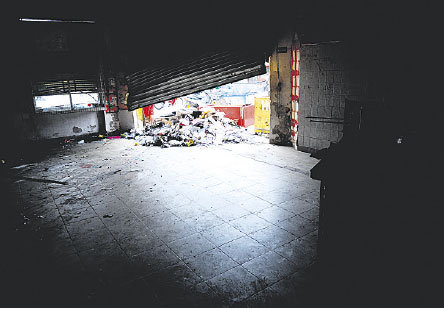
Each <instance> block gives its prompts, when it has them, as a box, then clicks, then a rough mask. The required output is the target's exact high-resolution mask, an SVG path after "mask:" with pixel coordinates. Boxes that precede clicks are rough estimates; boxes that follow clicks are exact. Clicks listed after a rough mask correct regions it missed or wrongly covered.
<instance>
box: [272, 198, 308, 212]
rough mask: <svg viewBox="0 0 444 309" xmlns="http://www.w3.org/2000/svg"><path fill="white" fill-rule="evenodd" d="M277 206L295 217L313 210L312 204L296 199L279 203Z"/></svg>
mask: <svg viewBox="0 0 444 309" xmlns="http://www.w3.org/2000/svg"><path fill="white" fill-rule="evenodd" d="M278 206H279V207H281V208H283V209H285V210H288V211H290V212H292V213H294V214H295V215H297V214H300V213H303V212H306V211H307V210H310V209H311V208H313V204H311V203H308V202H306V201H304V200H301V199H300V198H298V197H295V198H292V199H291V200H288V201H286V202H283V203H280V204H279V205H278Z"/></svg>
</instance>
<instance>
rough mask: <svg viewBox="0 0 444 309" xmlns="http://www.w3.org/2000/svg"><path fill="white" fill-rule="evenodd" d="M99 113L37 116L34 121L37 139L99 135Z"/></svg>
mask: <svg viewBox="0 0 444 309" xmlns="http://www.w3.org/2000/svg"><path fill="white" fill-rule="evenodd" d="M97 113H98V112H82V113H68V114H37V115H36V116H35V120H34V121H35V138H36V139H51V138H59V137H68V136H79V135H84V134H91V133H98V132H99V121H98V117H97ZM101 113H103V112H101Z"/></svg>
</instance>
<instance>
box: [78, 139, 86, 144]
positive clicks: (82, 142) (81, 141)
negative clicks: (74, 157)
mask: <svg viewBox="0 0 444 309" xmlns="http://www.w3.org/2000/svg"><path fill="white" fill-rule="evenodd" d="M77 144H85V140H83V139H82V140H80V141H78V142H77Z"/></svg>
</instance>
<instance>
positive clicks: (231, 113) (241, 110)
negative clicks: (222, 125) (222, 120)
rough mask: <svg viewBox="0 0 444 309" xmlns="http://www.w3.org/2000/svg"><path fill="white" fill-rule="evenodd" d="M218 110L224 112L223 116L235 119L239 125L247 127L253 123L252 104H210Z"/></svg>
mask: <svg viewBox="0 0 444 309" xmlns="http://www.w3.org/2000/svg"><path fill="white" fill-rule="evenodd" d="M211 107H213V108H214V109H215V110H217V111H219V112H224V113H225V117H227V118H229V119H232V120H235V121H237V124H238V125H239V126H241V127H248V126H251V125H253V124H254V105H246V106H218V105H214V106H211Z"/></svg>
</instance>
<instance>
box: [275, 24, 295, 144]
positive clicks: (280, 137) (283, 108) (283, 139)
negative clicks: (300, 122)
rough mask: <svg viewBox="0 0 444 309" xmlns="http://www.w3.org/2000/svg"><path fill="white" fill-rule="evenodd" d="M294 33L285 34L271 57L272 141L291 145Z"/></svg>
mask: <svg viewBox="0 0 444 309" xmlns="http://www.w3.org/2000/svg"><path fill="white" fill-rule="evenodd" d="M292 38H293V33H291V32H289V33H287V34H285V35H284V36H283V37H282V38H281V39H280V40H279V41H278V44H277V46H276V48H275V50H274V52H273V54H272V56H271V58H270V99H271V103H270V109H271V113H270V143H271V144H275V145H291V144H292V143H291V139H292V137H291V48H292Z"/></svg>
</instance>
